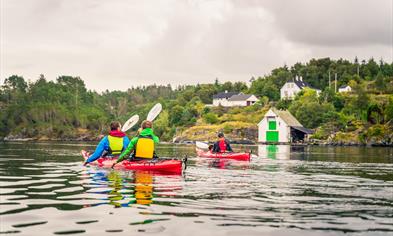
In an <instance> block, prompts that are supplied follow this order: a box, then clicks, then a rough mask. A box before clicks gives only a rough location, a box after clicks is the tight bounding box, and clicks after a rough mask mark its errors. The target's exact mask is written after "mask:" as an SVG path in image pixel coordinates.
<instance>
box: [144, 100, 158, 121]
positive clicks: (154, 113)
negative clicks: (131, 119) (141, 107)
mask: <svg viewBox="0 0 393 236" xmlns="http://www.w3.org/2000/svg"><path fill="white" fill-rule="evenodd" d="M161 110H162V105H161V103H157V104H156V105H154V107H153V108H152V109H151V110H150V111H149V114H147V119H146V120H148V121H153V120H154V119H155V118H156V117H157V116H158V114H160V112H161Z"/></svg>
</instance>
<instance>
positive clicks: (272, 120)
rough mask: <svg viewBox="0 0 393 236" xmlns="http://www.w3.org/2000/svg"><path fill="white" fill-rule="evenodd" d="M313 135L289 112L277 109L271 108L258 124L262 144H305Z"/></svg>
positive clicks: (259, 139)
mask: <svg viewBox="0 0 393 236" xmlns="http://www.w3.org/2000/svg"><path fill="white" fill-rule="evenodd" d="M311 133H312V130H310V129H307V128H304V127H303V125H302V124H300V122H299V121H298V120H297V119H296V118H295V117H294V116H293V115H292V114H291V113H290V112H289V111H287V110H278V109H276V108H271V109H270V110H269V111H268V112H267V113H266V114H265V116H264V117H263V119H262V120H261V121H260V122H259V124H258V142H260V143H298V142H304V141H307V139H308V135H310V134H311Z"/></svg>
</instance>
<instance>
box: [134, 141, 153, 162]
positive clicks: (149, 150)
mask: <svg viewBox="0 0 393 236" xmlns="http://www.w3.org/2000/svg"><path fill="white" fill-rule="evenodd" d="M153 156H154V141H153V138H152V137H151V136H139V137H138V141H137V143H136V146H135V157H139V158H147V159H151V158H153Z"/></svg>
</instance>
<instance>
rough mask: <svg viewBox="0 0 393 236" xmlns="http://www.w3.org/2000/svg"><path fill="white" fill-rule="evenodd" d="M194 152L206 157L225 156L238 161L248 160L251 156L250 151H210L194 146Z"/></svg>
mask: <svg viewBox="0 0 393 236" xmlns="http://www.w3.org/2000/svg"><path fill="white" fill-rule="evenodd" d="M196 152H197V155H198V156H199V157H208V158H225V159H234V160H239V161H249V160H250V158H251V153H248V152H238V153H236V152H224V153H212V152H211V151H203V150H202V149H199V148H196Z"/></svg>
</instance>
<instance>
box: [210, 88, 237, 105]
mask: <svg viewBox="0 0 393 236" xmlns="http://www.w3.org/2000/svg"><path fill="white" fill-rule="evenodd" d="M237 94H239V93H236V92H228V91H226V90H225V92H222V93H217V94H216V95H213V106H215V107H218V106H224V107H226V106H227V105H228V99H229V98H230V97H232V96H233V95H237Z"/></svg>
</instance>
